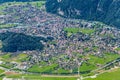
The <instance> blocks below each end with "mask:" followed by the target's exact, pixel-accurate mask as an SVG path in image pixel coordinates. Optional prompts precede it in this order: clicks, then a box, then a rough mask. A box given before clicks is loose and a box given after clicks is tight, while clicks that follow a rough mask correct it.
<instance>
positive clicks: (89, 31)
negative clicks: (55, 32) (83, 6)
mask: <svg viewBox="0 0 120 80" xmlns="http://www.w3.org/2000/svg"><path fill="white" fill-rule="evenodd" d="M64 31H66V32H67V36H71V35H72V34H74V33H78V32H81V33H83V34H89V35H91V34H92V33H94V32H95V30H94V29H89V28H64Z"/></svg>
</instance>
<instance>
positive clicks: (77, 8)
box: [46, 0, 120, 28]
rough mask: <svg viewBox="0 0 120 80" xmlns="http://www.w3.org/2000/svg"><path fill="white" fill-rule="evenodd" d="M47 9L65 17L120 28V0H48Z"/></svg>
mask: <svg viewBox="0 0 120 80" xmlns="http://www.w3.org/2000/svg"><path fill="white" fill-rule="evenodd" d="M46 9H47V11H48V12H51V13H55V14H59V15H61V16H63V17H69V18H80V19H86V20H97V21H102V22H104V23H107V24H110V25H114V26H117V27H119V28H120V0H47V2H46Z"/></svg>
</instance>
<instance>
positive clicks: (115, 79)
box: [85, 68, 120, 80]
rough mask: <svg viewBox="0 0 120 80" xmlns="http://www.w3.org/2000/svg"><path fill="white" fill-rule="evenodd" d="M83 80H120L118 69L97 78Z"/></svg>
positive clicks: (119, 70)
mask: <svg viewBox="0 0 120 80" xmlns="http://www.w3.org/2000/svg"><path fill="white" fill-rule="evenodd" d="M85 80H120V68H119V69H116V70H113V71H111V72H106V73H103V74H101V75H99V76H98V77H97V78H94V79H93V78H92V79H91V78H89V79H85Z"/></svg>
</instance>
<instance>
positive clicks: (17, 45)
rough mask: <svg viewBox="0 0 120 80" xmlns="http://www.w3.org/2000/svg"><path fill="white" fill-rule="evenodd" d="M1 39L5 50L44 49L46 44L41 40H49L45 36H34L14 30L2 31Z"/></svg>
mask: <svg viewBox="0 0 120 80" xmlns="http://www.w3.org/2000/svg"><path fill="white" fill-rule="evenodd" d="M0 39H1V41H2V51H3V52H16V51H25V50H42V49H43V48H44V45H43V44H42V43H41V42H40V41H41V40H42V41H45V42H46V41H47V39H45V38H43V37H34V36H28V35H25V34H22V33H12V32H6V33H1V34H0Z"/></svg>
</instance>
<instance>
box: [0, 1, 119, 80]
mask: <svg viewBox="0 0 120 80" xmlns="http://www.w3.org/2000/svg"><path fill="white" fill-rule="evenodd" d="M1 12H3V13H1V15H0V34H2V33H7V32H13V33H16V34H17V33H23V34H25V35H29V36H35V37H44V38H50V39H51V38H52V40H50V41H49V40H48V41H46V42H45V41H42V40H41V41H40V42H41V43H42V44H43V45H44V49H43V50H40V51H39V50H32V51H31V50H26V51H19V50H18V51H16V52H3V51H1V52H0V69H1V68H4V70H5V71H8V72H16V73H20V74H21V72H22V73H29V74H33V73H36V74H63V75H64V74H78V72H80V74H82V76H89V75H90V74H91V73H92V74H94V73H98V72H100V71H99V70H97V71H95V70H96V69H97V68H100V69H101V67H103V66H104V65H106V64H108V63H110V62H112V61H114V60H118V59H119V58H120V29H118V28H113V27H111V26H108V25H105V24H103V23H101V22H97V21H85V20H80V19H66V18H63V17H60V16H57V15H54V14H50V13H47V12H46V11H45V7H44V6H42V7H41V8H38V7H36V6H33V5H32V4H30V3H26V4H23V5H13V4H10V3H9V7H5V8H4V9H3V10H1ZM8 38H9V36H8ZM18 43H19V42H18ZM2 44H3V42H2V40H1V41H0V47H1V48H2ZM81 61H83V62H82V64H81V65H80V63H81ZM113 65H114V66H113ZM116 66H117V67H120V61H118V62H116V61H115V63H114V64H110V65H108V66H105V67H103V68H102V69H103V70H104V69H111V68H113V67H116ZM78 68H79V69H80V71H78ZM93 71H95V72H94V73H93ZM10 74H11V73H10ZM3 77H4V75H2V78H3ZM4 78H5V80H7V79H6V77H4ZM22 80H24V79H22Z"/></svg>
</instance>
